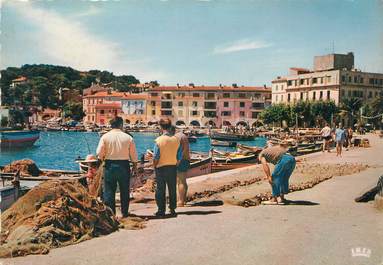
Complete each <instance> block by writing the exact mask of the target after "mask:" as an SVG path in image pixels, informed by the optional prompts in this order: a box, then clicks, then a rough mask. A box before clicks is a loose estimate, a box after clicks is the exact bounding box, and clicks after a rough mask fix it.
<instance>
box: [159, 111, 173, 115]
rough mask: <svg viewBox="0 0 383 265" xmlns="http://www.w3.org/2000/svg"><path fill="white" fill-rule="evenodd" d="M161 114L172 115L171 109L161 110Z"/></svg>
mask: <svg viewBox="0 0 383 265" xmlns="http://www.w3.org/2000/svg"><path fill="white" fill-rule="evenodd" d="M161 115H162V116H171V115H172V111H171V110H162V111H161Z"/></svg>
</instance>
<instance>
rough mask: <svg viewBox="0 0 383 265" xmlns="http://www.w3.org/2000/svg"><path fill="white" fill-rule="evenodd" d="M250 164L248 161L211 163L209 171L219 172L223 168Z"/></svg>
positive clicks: (234, 167)
mask: <svg viewBox="0 0 383 265" xmlns="http://www.w3.org/2000/svg"><path fill="white" fill-rule="evenodd" d="M248 166H251V164H250V163H212V165H211V172H212V173H215V172H220V171H225V170H231V169H237V168H242V167H248Z"/></svg>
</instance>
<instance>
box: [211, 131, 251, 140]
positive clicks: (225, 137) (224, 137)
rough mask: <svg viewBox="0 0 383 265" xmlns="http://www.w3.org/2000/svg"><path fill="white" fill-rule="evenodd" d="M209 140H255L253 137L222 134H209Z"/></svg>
mask: <svg viewBox="0 0 383 265" xmlns="http://www.w3.org/2000/svg"><path fill="white" fill-rule="evenodd" d="M210 138H211V139H214V140H220V141H253V140H254V139H255V137H254V136H253V135H248V134H233V133H224V132H211V134H210Z"/></svg>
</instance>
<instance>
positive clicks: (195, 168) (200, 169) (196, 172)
mask: <svg viewBox="0 0 383 265" xmlns="http://www.w3.org/2000/svg"><path fill="white" fill-rule="evenodd" d="M211 160H212V158H211V157H210V156H209V157H201V158H200V159H196V158H192V161H191V163H190V168H189V170H188V172H187V175H186V177H187V178H192V177H197V176H202V175H206V174H210V173H211V172H212V166H211Z"/></svg>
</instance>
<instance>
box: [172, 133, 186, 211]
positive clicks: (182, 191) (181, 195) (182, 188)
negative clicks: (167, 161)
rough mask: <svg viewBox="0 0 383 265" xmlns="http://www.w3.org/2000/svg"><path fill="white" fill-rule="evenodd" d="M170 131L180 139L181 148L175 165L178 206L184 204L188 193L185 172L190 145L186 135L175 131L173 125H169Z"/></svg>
mask: <svg viewBox="0 0 383 265" xmlns="http://www.w3.org/2000/svg"><path fill="white" fill-rule="evenodd" d="M171 133H173V134H175V136H176V137H177V138H178V140H179V141H180V145H181V149H182V158H181V161H180V163H179V165H178V166H177V188H178V204H177V206H178V207H183V206H185V203H186V199H187V193H188V184H187V181H186V177H187V172H188V170H189V168H190V147H189V140H188V137H187V136H186V135H185V134H184V133H183V132H182V131H179V132H178V133H176V128H175V127H174V126H172V127H171Z"/></svg>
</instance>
